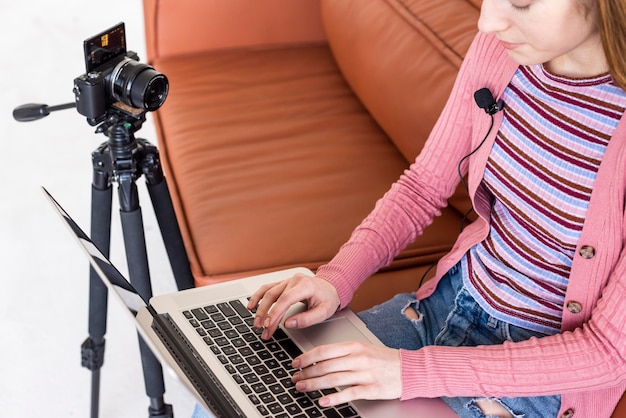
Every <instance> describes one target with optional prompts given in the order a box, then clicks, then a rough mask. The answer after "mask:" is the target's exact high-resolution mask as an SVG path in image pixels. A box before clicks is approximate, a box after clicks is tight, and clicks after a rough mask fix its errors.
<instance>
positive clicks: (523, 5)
mask: <svg viewBox="0 0 626 418" xmlns="http://www.w3.org/2000/svg"><path fill="white" fill-rule="evenodd" d="M510 3H511V7H512V8H513V10H515V11H517V12H523V11H526V10H528V9H529V8H530V4H531V3H529V2H526V3H522V2H516V3H513V2H510Z"/></svg>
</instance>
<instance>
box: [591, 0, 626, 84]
mask: <svg viewBox="0 0 626 418" xmlns="http://www.w3.org/2000/svg"><path fill="white" fill-rule="evenodd" d="M597 7H598V28H599V30H600V37H601V39H602V47H603V48H604V54H605V55H606V60H607V62H608V64H609V71H610V72H611V75H612V76H613V80H614V81H615V83H616V84H617V85H618V86H620V87H621V88H622V89H625V90H626V2H625V1H624V0H597Z"/></svg>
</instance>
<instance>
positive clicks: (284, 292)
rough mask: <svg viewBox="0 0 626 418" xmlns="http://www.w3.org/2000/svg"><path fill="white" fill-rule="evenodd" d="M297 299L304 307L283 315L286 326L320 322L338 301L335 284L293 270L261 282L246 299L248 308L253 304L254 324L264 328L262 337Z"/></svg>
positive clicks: (328, 315) (301, 326)
mask: <svg viewBox="0 0 626 418" xmlns="http://www.w3.org/2000/svg"><path fill="white" fill-rule="evenodd" d="M298 302H304V303H306V305H307V310H306V311H304V312H301V313H298V314H295V315H293V316H291V317H289V318H286V320H285V327H287V328H306V327H308V326H310V325H313V324H317V323H320V322H322V321H324V320H325V319H328V318H329V317H330V316H331V315H332V314H334V313H335V312H336V311H337V308H338V307H339V303H340V302H339V295H338V294H337V290H335V287H334V286H333V285H332V284H330V283H329V282H327V281H326V280H324V279H320V278H319V277H311V276H306V275H304V274H296V275H295V276H294V277H292V278H290V279H287V280H284V281H282V282H278V283H272V284H268V285H264V286H262V287H260V288H259V290H257V291H256V292H255V293H254V294H253V295H252V297H251V298H250V302H249V303H248V309H250V310H253V309H255V308H256V315H255V318H254V326H255V327H257V328H265V329H264V330H263V334H261V338H263V339H269V338H270V337H271V336H272V334H274V331H276V328H277V327H278V325H279V323H280V321H281V320H282V318H283V316H284V315H285V313H286V312H287V310H288V309H289V308H290V307H291V306H292V305H294V304H296V303H298Z"/></svg>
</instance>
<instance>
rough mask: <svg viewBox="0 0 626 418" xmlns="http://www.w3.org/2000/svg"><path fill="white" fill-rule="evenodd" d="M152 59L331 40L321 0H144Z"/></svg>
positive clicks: (147, 46) (147, 42) (146, 29)
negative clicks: (324, 23) (324, 19)
mask: <svg viewBox="0 0 626 418" xmlns="http://www.w3.org/2000/svg"><path fill="white" fill-rule="evenodd" d="M143 7H144V20H145V21H144V25H145V32H146V48H147V54H148V57H147V58H148V61H149V62H154V61H155V60H160V59H163V58H168V57H171V56H175V55H188V54H195V53H201V52H206V51H211V50H219V49H225V48H243V47H258V48H266V47H272V46H285V45H289V44H294V45H297V44H306V43H317V42H325V40H326V35H325V33H324V29H323V25H322V19H321V15H320V6H319V0H298V1H293V0H255V1H249V0H228V1H224V0H143Z"/></svg>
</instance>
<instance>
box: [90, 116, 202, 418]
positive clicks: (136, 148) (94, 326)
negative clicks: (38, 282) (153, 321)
mask: <svg viewBox="0 0 626 418" xmlns="http://www.w3.org/2000/svg"><path fill="white" fill-rule="evenodd" d="M119 116H121V117H119ZM144 121H145V117H144V116H143V115H142V117H141V118H140V119H138V120H137V119H129V118H127V117H125V115H124V114H123V113H122V114H120V115H113V116H112V117H111V118H109V119H108V121H107V122H105V124H103V125H101V126H100V127H99V128H98V131H102V132H104V133H106V135H107V136H108V138H109V140H108V141H107V142H105V143H103V144H102V145H100V147H98V149H97V150H95V151H94V152H93V153H92V162H93V184H92V192H91V205H92V206H91V239H92V240H93V242H94V243H95V244H96V245H97V246H98V247H99V248H100V250H101V251H102V252H103V253H104V254H105V255H107V256H108V254H109V244H110V239H111V204H112V194H113V193H112V187H111V183H112V182H117V184H118V195H119V204H120V217H121V225H122V232H123V237H124V245H125V249H126V258H127V263H128V271H129V275H130V281H131V283H132V285H133V286H134V287H135V288H136V289H137V291H138V292H139V293H140V294H141V296H142V297H143V298H144V299H145V300H149V299H150V298H151V297H152V287H151V283H150V272H149V269H148V257H147V253H146V241H145V235H144V229H143V218H142V214H141V207H140V205H139V195H138V192H137V185H136V183H135V181H136V180H137V178H139V177H141V175H142V174H143V175H144V176H145V179H146V184H147V187H148V192H149V194H150V199H151V201H152V205H153V207H154V211H155V214H156V217H157V222H158V224H159V228H160V230H161V235H162V237H163V241H164V243H165V247H166V250H167V254H168V257H169V260H170V264H171V266H172V270H173V272H174V277H175V279H176V284H177V287H178V289H179V290H182V289H189V288H191V287H193V278H192V275H191V271H190V269H189V261H188V259H187V254H186V252H185V250H184V247H183V241H182V237H181V234H180V230H179V228H178V223H177V222H176V217H175V214H174V208H173V206H172V201H171V197H170V194H169V190H168V187H167V183H166V181H165V177H164V176H163V170H162V168H161V164H160V160H159V154H158V150H157V148H156V147H155V146H154V145H152V144H150V143H149V142H147V141H146V140H143V139H136V138H135V136H134V132H135V131H136V130H138V129H139V128H140V127H141V124H142V123H143V122H144ZM89 281H90V291H89V338H87V340H86V341H85V342H84V343H83V345H82V365H83V366H84V367H86V368H88V369H89V370H91V371H92V398H91V399H92V400H91V402H92V403H91V416H92V418H96V417H97V416H98V406H99V405H98V404H99V387H100V368H101V367H102V364H103V360H104V334H105V332H106V313H107V289H106V287H105V286H104V284H103V283H102V281H101V280H100V278H99V277H98V276H97V274H96V272H95V271H94V270H93V269H90V274H89ZM139 349H140V352H141V360H142V365H143V372H144V381H145V386H146V394H147V395H148V397H149V398H150V407H149V409H148V410H149V416H150V417H151V418H168V417H173V411H172V407H171V405H168V404H166V403H165V402H164V400H163V394H164V393H165V386H164V383H163V372H162V368H161V365H160V364H159V362H158V360H157V359H156V357H154V355H153V354H152V352H151V351H150V349H149V348H148V346H147V345H146V344H145V343H144V341H143V340H142V339H141V338H139Z"/></svg>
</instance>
